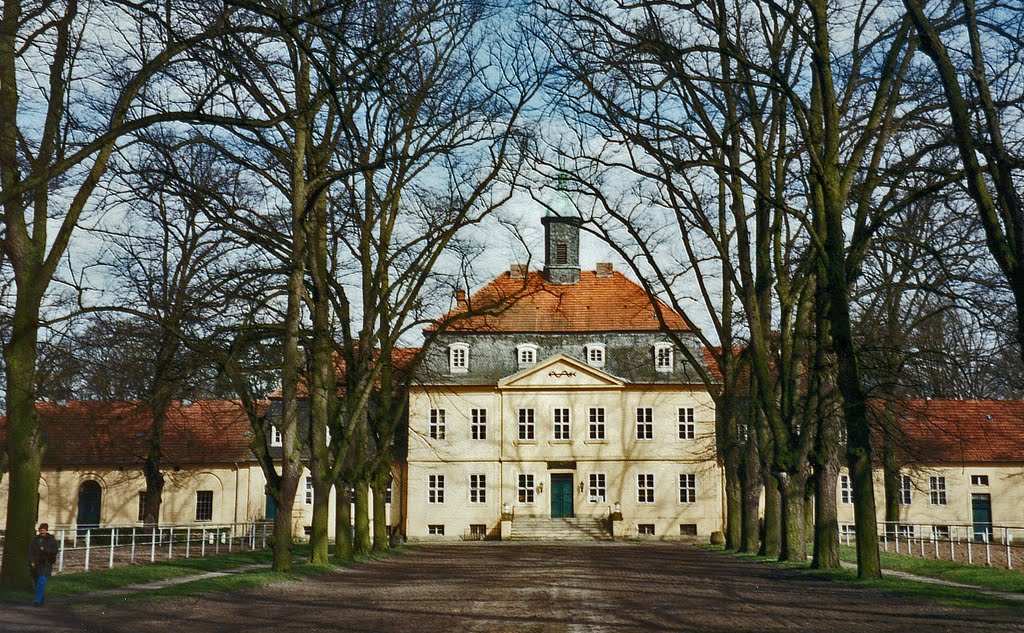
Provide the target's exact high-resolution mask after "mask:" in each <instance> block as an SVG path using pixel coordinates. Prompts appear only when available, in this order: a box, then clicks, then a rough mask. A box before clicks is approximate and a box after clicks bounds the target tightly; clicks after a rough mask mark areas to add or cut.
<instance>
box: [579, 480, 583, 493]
mask: <svg viewBox="0 0 1024 633" xmlns="http://www.w3.org/2000/svg"><path fill="white" fill-rule="evenodd" d="M580 492H583V482H582V481H581V482H580Z"/></svg>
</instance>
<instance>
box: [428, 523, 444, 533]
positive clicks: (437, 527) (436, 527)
mask: <svg viewBox="0 0 1024 633" xmlns="http://www.w3.org/2000/svg"><path fill="white" fill-rule="evenodd" d="M427 534H428V535H429V536H444V526H443V525H441V524H437V523H431V524H430V525H428V526H427Z"/></svg>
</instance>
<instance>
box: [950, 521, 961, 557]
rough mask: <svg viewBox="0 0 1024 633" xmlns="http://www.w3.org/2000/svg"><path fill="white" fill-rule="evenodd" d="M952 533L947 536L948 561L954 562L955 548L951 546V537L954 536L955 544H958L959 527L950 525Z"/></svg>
mask: <svg viewBox="0 0 1024 633" xmlns="http://www.w3.org/2000/svg"><path fill="white" fill-rule="evenodd" d="M950 528H951V529H952V530H953V532H952V533H951V534H950V535H949V560H951V561H956V548H955V547H954V546H953V535H954V534H955V535H956V542H957V543H959V542H960V527H959V526H956V525H951V526H950Z"/></svg>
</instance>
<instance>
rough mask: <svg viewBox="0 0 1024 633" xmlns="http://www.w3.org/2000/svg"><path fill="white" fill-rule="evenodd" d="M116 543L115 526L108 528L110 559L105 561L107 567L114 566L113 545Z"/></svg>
mask: <svg viewBox="0 0 1024 633" xmlns="http://www.w3.org/2000/svg"><path fill="white" fill-rule="evenodd" d="M116 545H117V528H110V559H109V560H108V561H107V568H108V569H113V568H114V547H115V546H116Z"/></svg>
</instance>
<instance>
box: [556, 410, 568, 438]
mask: <svg viewBox="0 0 1024 633" xmlns="http://www.w3.org/2000/svg"><path fill="white" fill-rule="evenodd" d="M553 422H554V426H555V439H556V440H567V439H569V409H565V408H561V407H560V408H556V409H555V412H554V416H553Z"/></svg>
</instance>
